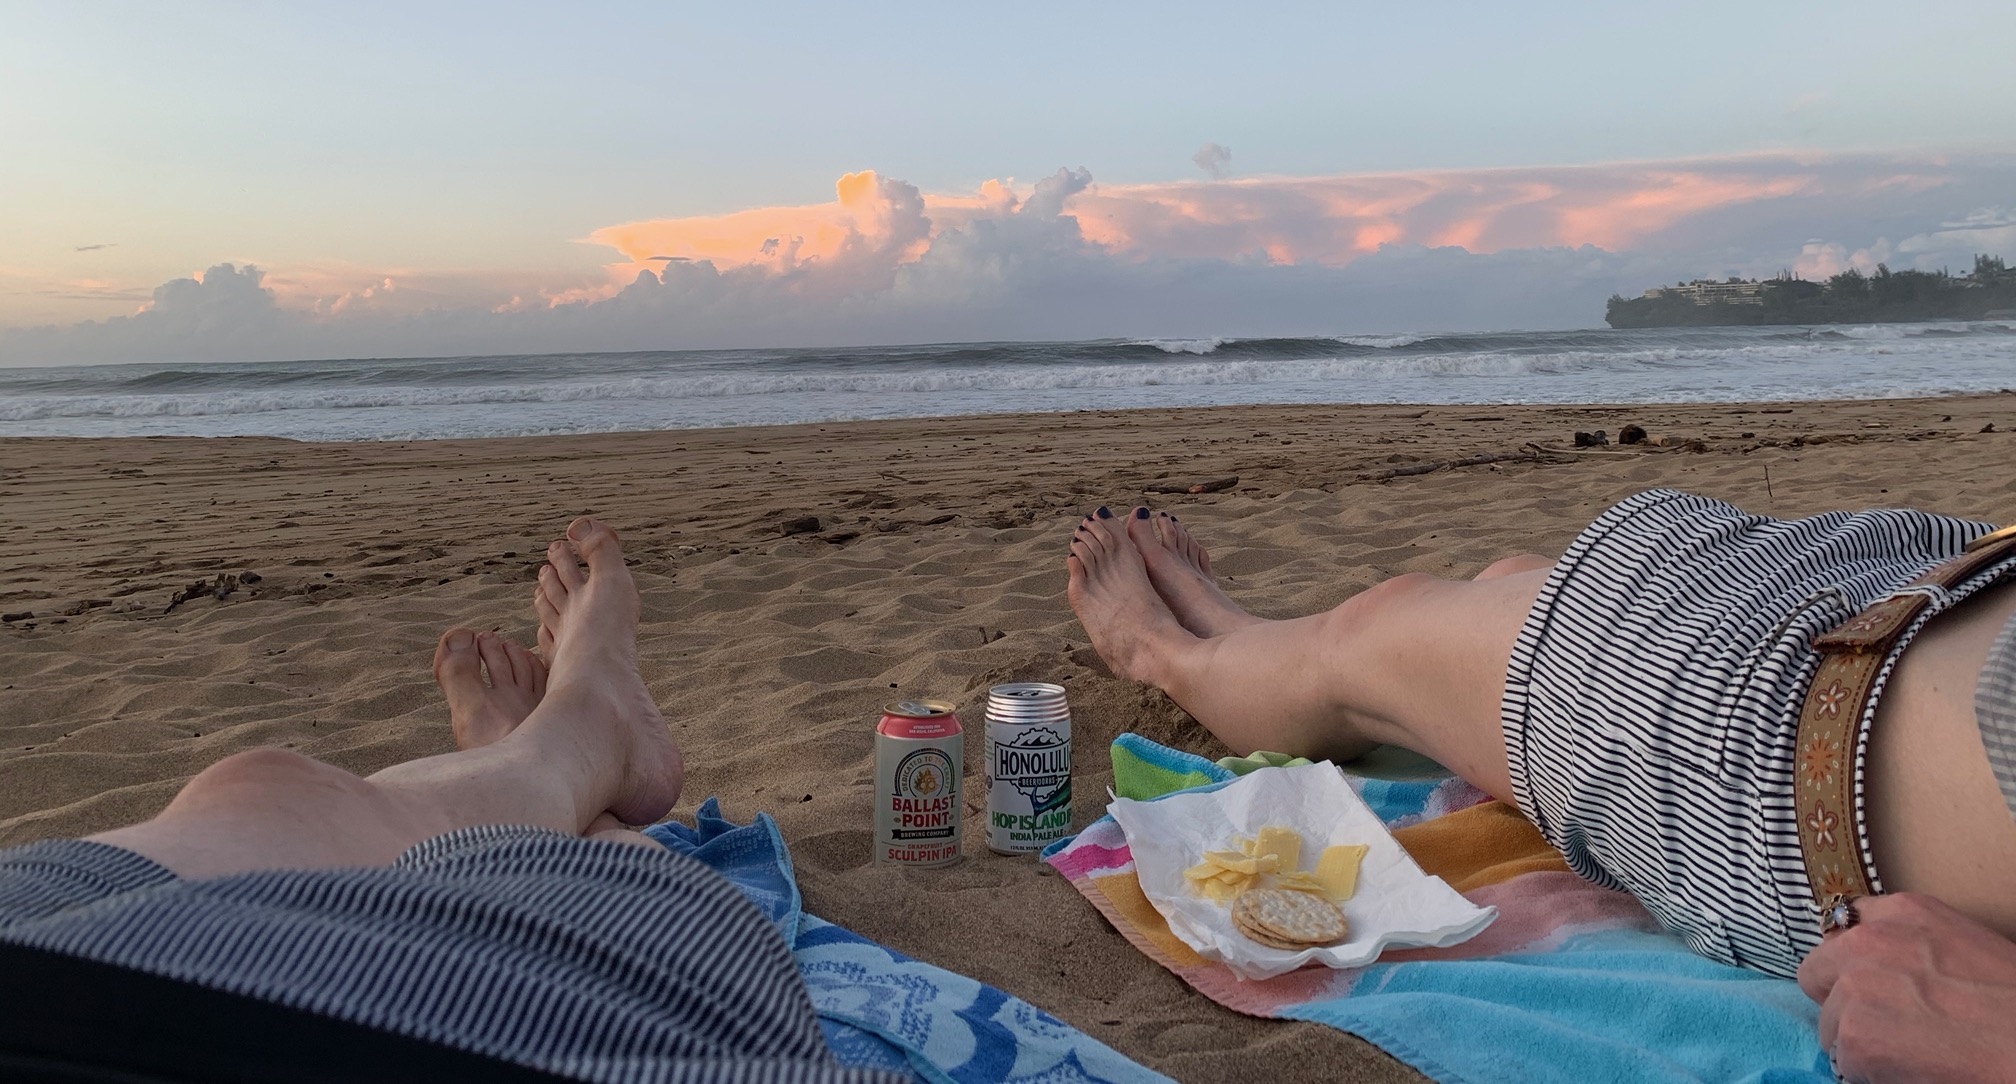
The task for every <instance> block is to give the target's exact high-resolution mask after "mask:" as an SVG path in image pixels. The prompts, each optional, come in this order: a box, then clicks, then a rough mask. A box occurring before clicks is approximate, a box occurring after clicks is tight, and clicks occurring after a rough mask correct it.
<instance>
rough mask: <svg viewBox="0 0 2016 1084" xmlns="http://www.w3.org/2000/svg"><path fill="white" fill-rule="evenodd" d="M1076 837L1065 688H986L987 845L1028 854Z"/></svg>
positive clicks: (1028, 684) (1021, 685) (1031, 684)
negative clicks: (1074, 832)
mask: <svg viewBox="0 0 2016 1084" xmlns="http://www.w3.org/2000/svg"><path fill="white" fill-rule="evenodd" d="M1070 834H1071V706H1070V705H1069V704H1067V703H1065V701H1064V687H1063V686H1061V685H1044V684H1041V683H1038V682H1023V683H1019V684H1015V685H996V686H994V687H993V688H992V689H989V690H988V691H987V846H988V848H989V849H990V850H995V851H999V852H1001V853H1002V854H1029V853H1032V852H1034V851H1040V850H1042V849H1043V848H1044V847H1046V846H1048V845H1050V844H1051V843H1053V842H1055V841H1057V840H1060V839H1063V838H1064V837H1065V836H1068V835H1070Z"/></svg>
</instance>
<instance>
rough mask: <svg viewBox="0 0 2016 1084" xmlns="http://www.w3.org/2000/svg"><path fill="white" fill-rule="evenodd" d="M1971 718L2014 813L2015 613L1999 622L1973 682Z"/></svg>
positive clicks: (2014, 814) (2015, 791)
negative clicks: (2000, 625)
mask: <svg viewBox="0 0 2016 1084" xmlns="http://www.w3.org/2000/svg"><path fill="white" fill-rule="evenodd" d="M1974 719H1975V721H1976V722H1977V723H1979V724H1980V726H1981V744H1982V745H1984V746H1987V747H1988V766H1989V767H1991V768H1994V769H1995V781H1996V782H1997V783H2000V784H2001V785H2002V800H2003V801H2004V802H2006V803H2008V805H2009V814H2010V815H2011V816H2016V617H2012V618H2010V619H2009V623H2008V624H2007V625H2004V626H2002V633H2001V635H1999V636H1997V637H1995V646H1993V647H1991V648H1989V649H1988V661H1987V663H1985V664H1984V665H1983V666H1982V667H1981V680H1980V681H1979V682H1978V683H1977V684H1976V685H1975V686H1974Z"/></svg>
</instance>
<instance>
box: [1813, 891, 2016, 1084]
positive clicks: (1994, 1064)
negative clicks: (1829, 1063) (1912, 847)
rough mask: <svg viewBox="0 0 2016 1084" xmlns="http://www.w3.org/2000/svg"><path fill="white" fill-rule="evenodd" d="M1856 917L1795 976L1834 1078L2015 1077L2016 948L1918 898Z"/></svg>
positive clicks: (1866, 905) (1887, 900)
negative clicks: (1816, 1015)
mask: <svg viewBox="0 0 2016 1084" xmlns="http://www.w3.org/2000/svg"><path fill="white" fill-rule="evenodd" d="M1855 912H1856V914H1857V915H1858V916H1859V917H1860V921H1859V922H1857V923H1856V925H1854V926H1853V927H1851V928H1849V929H1846V930H1841V931H1838V932H1835V933H1831V934H1828V935H1827V939H1826V940H1825V941H1823V942H1821V944H1820V947H1819V948H1817V949H1814V950H1813V953H1812V955H1810V956H1808V957H1806V962H1805V963H1804V964H1802V965H1801V966H1800V968H1799V988H1800V989H1802V990H1804V991H1806V995H1807V996H1808V997H1811V998H1812V999H1813V1000H1814V1001H1817V1002H1819V1003H1820V1044H1821V1045H1822V1046H1823V1047H1825V1048H1826V1049H1827V1055H1828V1057H1829V1058H1831V1059H1833V1062H1834V1071H1835V1072H1837V1073H1839V1074H1840V1075H1841V1076H1842V1078H1843V1079H1846V1080H1852V1081H1864V1082H1868V1084H1884V1082H1886V1081H1892V1080H1909V1081H1961V1082H1967V1084H1973V1082H1977V1081H1988V1080H2005V1079H2011V1078H2012V1076H2016V1031H2012V1029H2011V1028H2010V1027H2009V1024H2010V1015H2011V1011H2012V1009H2016V942H2012V941H2010V940H2009V939H2007V938H2005V937H2003V936H2001V935H2000V934H1997V933H1995V932H1994V931H1993V930H1990V929H1989V928H1987V927H1986V926H1983V925H1981V924H1980V923H1978V922H1976V921H1974V920H1973V919H1971V918H1968V917H1967V916H1966V915H1963V914H1961V913H1960V912H1958V911H1955V910H1954V909H1953V908H1951V907H1948V906H1946V905H1945V904H1943V903H1940V902H1939V901H1938V900H1936V899H1933V898H1932V897H1930V896H1924V895H1919V894H1916V893H1910V892H1903V893H1899V894H1897V895H1894V896H1871V897H1866V898H1863V899H1858V900H1856V901H1855Z"/></svg>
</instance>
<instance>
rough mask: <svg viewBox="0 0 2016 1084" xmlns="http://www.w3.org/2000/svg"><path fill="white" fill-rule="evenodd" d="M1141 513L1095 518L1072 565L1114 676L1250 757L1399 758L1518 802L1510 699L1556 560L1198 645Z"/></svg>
mask: <svg viewBox="0 0 2016 1084" xmlns="http://www.w3.org/2000/svg"><path fill="white" fill-rule="evenodd" d="M1141 511H1145V510H1137V512H1136V514H1135V516H1134V517H1132V518H1130V519H1126V520H1123V519H1120V518H1113V517H1101V516H1091V517H1087V519H1086V520H1085V521H1084V522H1083V523H1081V524H1079V527H1078V530H1077V532H1076V534H1075V535H1074V537H1073V539H1072V543H1071V555H1070V557H1069V558H1067V561H1066V564H1067V568H1068V571H1069V573H1070V587H1069V595H1070V600H1071V605H1072V608H1073V609H1074V610H1075V611H1077V613H1078V617H1079V620H1080V621H1081V622H1083V623H1084V625H1085V629H1086V632H1087V633H1088V634H1089V635H1090V636H1091V638H1092V644H1093V646H1094V647H1095V648H1097V649H1098V651H1099V653H1100V656H1101V657H1102V658H1104V659H1105V660H1106V662H1107V665H1109V666H1111V667H1112V668H1113V671H1114V673H1116V674H1118V675H1119V676H1121V677H1124V678H1130V679H1132V680H1136V681H1144V682H1148V683H1150V684H1152V685H1155V686H1157V687H1158V688H1161V689H1162V690H1163V691H1164V692H1166V693H1168V694H1169V696H1170V698H1171V699H1173V700H1175V701H1176V703H1177V704H1179V705H1181V706H1182V707H1183V708H1184V710H1186V711H1188V712H1189V713H1190V714H1191V715H1193V716H1195V717H1196V718H1197V721H1198V722H1200V723H1203V724H1204V726H1205V727H1206V728H1208V729H1209V730H1210V731H1211V732H1212V733H1213V734H1216V735H1217V736H1218V737H1219V739H1220V740H1222V741H1224V742H1225V743H1226V744H1227V745H1229V746H1231V747H1232V748H1233V749H1234V750H1236V751H1238V752H1241V753H1245V752H1250V751H1252V750H1254V749H1271V750H1276V751H1279V752H1286V753H1297V754H1301V755H1304V756H1310V757H1327V758H1330V759H1333V760H1345V759H1350V758H1352V757H1356V756H1358V755H1361V754H1362V753H1364V752H1366V751H1367V750H1368V749H1370V748H1371V747H1372V746H1374V745H1378V744H1392V745H1399V746H1402V747H1405V748H1408V749H1412V750H1414V751H1416V752H1419V753H1422V754H1424V755H1426V756H1429V757H1432V758H1434V759H1435V760H1436V761H1438V762H1440V763H1442V764H1444V765H1446V766H1447V767H1449V768H1450V769H1451V770H1452V771H1455V772H1456V773H1458V774H1459V775H1461V776H1463V777H1464V778H1465V779H1468V780H1469V781H1470V782H1472V783H1474V784H1476V785H1477V786H1478V787H1480V788H1482V789H1484V790H1485V791H1487V792H1489V793H1491V794H1492V795H1494V796H1496V797H1499V798H1503V799H1506V800H1508V801H1509V800H1510V799H1511V797H1512V786H1511V779H1510V775H1509V773H1508V772H1507V769H1506V765H1505V741H1504V737H1503V733H1502V730H1501V726H1500V721H1499V700H1500V698H1501V697H1502V696H1503V693H1504V687H1505V668H1506V664H1507V663H1508V661H1509V660H1510V658H1511V654H1512V644H1513V641H1514V640H1515V639H1517V637H1518V635H1519V629H1520V627H1521V626H1522V625H1523V624H1524V623H1525V620H1526V613H1527V611H1528V610H1529V609H1531V607H1532V604H1533V600H1534V598H1535V597H1536V596H1538V594H1539V592H1540V587H1541V584H1542V583H1544V582H1545V580H1546V577H1547V570H1548V568H1549V567H1551V564H1550V563H1549V562H1548V561H1547V560H1546V559H1545V558H1540V557H1519V558H1513V559H1511V560H1509V561H1507V562H1503V563H1501V564H1500V565H1494V566H1493V567H1492V568H1490V569H1487V570H1486V571H1485V573H1484V574H1482V575H1480V576H1479V577H1478V578H1477V579H1475V580H1465V581H1449V580H1439V579H1436V578H1434V577H1431V576H1425V575H1419V574H1410V575H1405V576H1399V577H1396V578H1394V579H1391V580H1388V581H1386V582H1384V583H1382V584H1379V585H1377V586H1375V587H1372V588H1369V589H1367V590H1365V591H1363V592H1360V593H1359V594H1357V595H1355V596H1353V597H1352V598H1350V599H1348V600H1346V601H1345V602H1344V603H1343V604H1342V605H1340V606H1338V607H1337V608H1335V609H1333V610H1330V611H1329V612H1327V613H1321V614H1315V615H1313V616H1310V617H1302V618H1296V619H1293V620H1289V621H1263V620H1258V619H1251V620H1248V621H1240V622H1236V627H1231V628H1230V629H1229V631H1224V632H1222V633H1220V634H1218V635H1210V636H1200V635H1198V634H1197V633H1196V632H1194V631H1192V630H1191V629H1189V628H1186V627H1185V622H1184V621H1181V620H1179V619H1178V616H1177V611H1176V610H1175V609H1172V607H1171V606H1170V605H1169V604H1168V603H1167V602H1165V601H1164V598H1163V596H1161V595H1159V594H1157V591H1156V587H1157V581H1156V580H1154V579H1151V576H1150V573H1149V569H1150V565H1151V562H1150V558H1148V557H1144V551H1149V550H1150V548H1151V546H1152V545H1153V540H1154V539H1156V538H1158V537H1166V536H1158V535H1156V534H1154V533H1153V532H1152V527H1153V517H1152V516H1142V515H1140V512H1141ZM1130 529H1131V530H1132V531H1133V532H1134V536H1133V537H1130V535H1129V531H1130ZM1144 531H1148V532H1150V533H1148V534H1143V533H1142V532H1144ZM1137 540H1138V544H1137ZM1198 552H1200V553H1201V548H1200V549H1199V551H1198ZM1166 556H1168V554H1167V553H1166V552H1165V553H1164V554H1161V555H1159V557H1166ZM1159 557H1158V559H1159ZM1162 563H1163V564H1164V566H1165V574H1164V575H1163V577H1162V578H1161V579H1162V581H1164V582H1172V577H1171V576H1170V575H1169V572H1168V565H1169V562H1167V561H1163V562H1162ZM1197 571H1199V572H1200V573H1201V572H1202V567H1198V569H1197ZM1214 588H1215V585H1214ZM1193 597H1195V596H1193ZM1227 602H1228V604H1229V600H1227ZM1220 612H1221V613H1222V612H1223V611H1222V610H1221V611H1220ZM1241 612H1242V613H1243V611H1241ZM1194 613H1195V607H1193V608H1192V615H1193V622H1194V620H1195V617H1194ZM1247 617H1248V618H1251V615H1247Z"/></svg>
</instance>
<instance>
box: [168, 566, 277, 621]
mask: <svg viewBox="0 0 2016 1084" xmlns="http://www.w3.org/2000/svg"><path fill="white" fill-rule="evenodd" d="M259 578H260V577H259V574H258V573H256V572H255V573H253V574H252V580H253V581H254V582H257V581H258V580H259ZM238 584H239V579H238V577H237V576H234V575H231V574H230V573H227V572H219V573H218V574H217V578H216V579H214V580H197V581H195V582H194V583H191V584H190V585H189V586H187V587H184V588H183V589H182V590H180V591H177V592H175V597H174V598H171V599H169V600H168V608H167V609H165V610H162V611H161V615H162V616H163V617H166V616H167V615H169V614H171V613H174V612H175V607H177V606H180V605H182V604H183V603H185V602H189V601H192V600H194V599H199V598H202V597H204V596H205V595H208V596H209V597H211V598H214V599H216V600H217V601H219V602H222V601H224V600H225V599H226V598H229V597H230V596H231V592H233V591H236V590H238Z"/></svg>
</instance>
